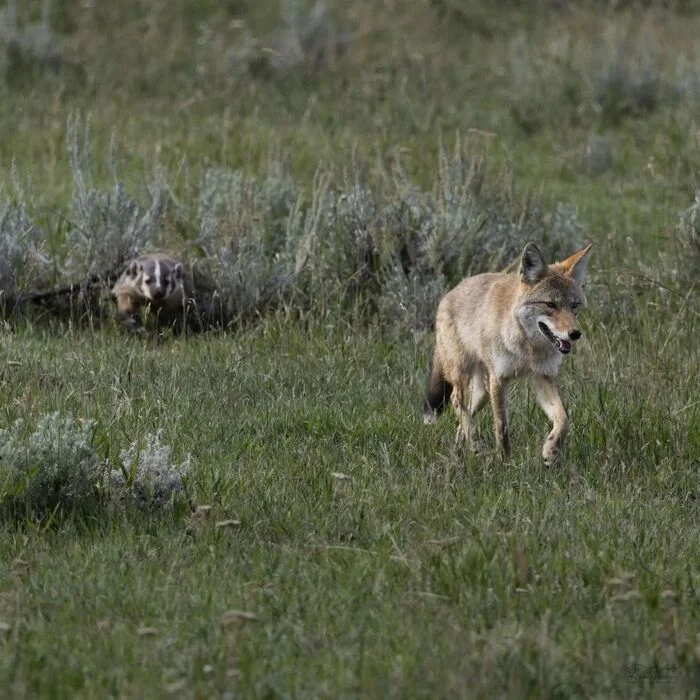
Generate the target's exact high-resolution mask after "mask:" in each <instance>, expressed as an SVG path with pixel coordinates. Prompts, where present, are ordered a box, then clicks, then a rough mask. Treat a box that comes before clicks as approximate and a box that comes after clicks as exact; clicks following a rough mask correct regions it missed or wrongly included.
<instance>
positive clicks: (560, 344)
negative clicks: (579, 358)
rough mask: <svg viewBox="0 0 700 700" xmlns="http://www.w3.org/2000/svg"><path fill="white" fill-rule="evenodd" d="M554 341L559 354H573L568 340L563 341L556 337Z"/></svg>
mask: <svg viewBox="0 0 700 700" xmlns="http://www.w3.org/2000/svg"><path fill="white" fill-rule="evenodd" d="M554 341H555V345H556V346H557V350H559V352H563V353H564V354H565V355H568V354H569V353H570V352H571V343H570V342H569V341H568V340H562V339H561V338H556V337H555V338H554Z"/></svg>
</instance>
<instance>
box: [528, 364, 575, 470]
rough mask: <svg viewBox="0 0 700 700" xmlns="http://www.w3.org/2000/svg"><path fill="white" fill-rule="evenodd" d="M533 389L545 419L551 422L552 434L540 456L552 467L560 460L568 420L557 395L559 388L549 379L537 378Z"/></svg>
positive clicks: (548, 437) (567, 429)
mask: <svg viewBox="0 0 700 700" xmlns="http://www.w3.org/2000/svg"><path fill="white" fill-rule="evenodd" d="M535 389H536V391H537V401H538V403H539V404H540V406H541V407H542V410H543V411H544V412H545V414H546V416H547V418H549V420H550V421H552V432H550V433H549V435H548V436H547V439H546V440H545V441H544V446H543V448H542V456H543V457H544V461H545V462H546V463H547V464H549V465H553V464H556V463H557V462H558V461H559V459H560V458H561V449H562V445H563V443H564V438H565V437H566V434H567V432H568V431H569V418H568V416H567V415H566V409H565V408H564V404H563V403H562V400H561V396H560V395H559V388H558V387H557V384H556V382H555V381H554V380H553V379H552V378H551V377H544V376H540V377H537V379H536V380H535Z"/></svg>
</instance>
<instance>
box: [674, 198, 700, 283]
mask: <svg viewBox="0 0 700 700" xmlns="http://www.w3.org/2000/svg"><path fill="white" fill-rule="evenodd" d="M676 240H677V241H678V247H679V255H678V261H679V264H678V269H677V275H678V277H679V279H680V281H681V283H682V284H686V283H693V284H697V281H698V279H700V190H697V191H696V192H695V200H694V201H693V203H692V204H691V205H690V206H689V207H688V208H687V209H686V210H685V211H683V212H682V213H681V215H680V217H679V221H678V225H677V226H676Z"/></svg>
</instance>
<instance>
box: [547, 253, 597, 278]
mask: <svg viewBox="0 0 700 700" xmlns="http://www.w3.org/2000/svg"><path fill="white" fill-rule="evenodd" d="M592 247H593V244H592V243H591V244H590V245H587V246H586V247H585V248H584V249H583V250H579V251H578V252H577V253H574V254H573V255H570V256H569V257H568V258H567V259H566V260H562V261H561V262H560V263H557V265H556V266H557V267H558V268H559V269H560V270H561V271H562V272H563V273H564V274H565V275H566V276H567V277H571V279H573V280H575V281H576V282H578V283H579V284H581V282H583V278H584V277H585V276H586V272H587V271H588V254H589V253H590V252H591V248H592Z"/></svg>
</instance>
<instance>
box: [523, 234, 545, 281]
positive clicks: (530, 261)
mask: <svg viewBox="0 0 700 700" xmlns="http://www.w3.org/2000/svg"><path fill="white" fill-rule="evenodd" d="M546 274H547V263H545V261H544V258H543V257H542V253H540V251H539V250H538V248H537V246H536V245H535V244H534V243H528V244H527V245H526V246H525V250H523V255H522V258H521V259H520V279H521V280H522V281H523V282H525V283H526V284H536V283H537V282H539V281H540V280H541V279H542V278H543V277H544V276H545V275H546Z"/></svg>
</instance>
